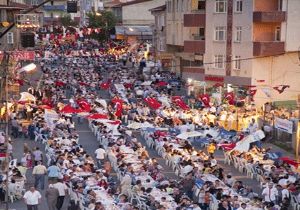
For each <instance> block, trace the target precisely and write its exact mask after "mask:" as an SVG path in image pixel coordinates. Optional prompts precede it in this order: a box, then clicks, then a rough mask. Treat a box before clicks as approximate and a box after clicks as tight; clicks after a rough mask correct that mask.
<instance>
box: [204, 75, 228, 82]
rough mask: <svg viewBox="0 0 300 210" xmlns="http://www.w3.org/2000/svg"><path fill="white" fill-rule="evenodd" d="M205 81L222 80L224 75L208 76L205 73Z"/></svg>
mask: <svg viewBox="0 0 300 210" xmlns="http://www.w3.org/2000/svg"><path fill="white" fill-rule="evenodd" d="M204 80H205V81H212V82H224V77H217V76H210V75H207V76H205V77H204Z"/></svg>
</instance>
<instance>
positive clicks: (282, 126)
mask: <svg viewBox="0 0 300 210" xmlns="http://www.w3.org/2000/svg"><path fill="white" fill-rule="evenodd" d="M275 128H277V129H279V130H282V131H285V132H287V133H290V134H293V122H292V121H289V120H286V119H281V118H279V117H276V118H275Z"/></svg>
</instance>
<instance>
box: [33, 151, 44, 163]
mask: <svg viewBox="0 0 300 210" xmlns="http://www.w3.org/2000/svg"><path fill="white" fill-rule="evenodd" d="M33 157H34V165H37V163H38V162H39V161H40V162H42V161H43V153H42V151H41V150H40V148H38V147H37V148H36V150H35V151H34V152H33Z"/></svg>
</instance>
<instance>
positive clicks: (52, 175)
mask: <svg viewBox="0 0 300 210" xmlns="http://www.w3.org/2000/svg"><path fill="white" fill-rule="evenodd" d="M47 171H48V178H49V179H53V180H55V179H58V178H59V174H60V168H59V167H58V166H57V165H55V163H52V165H51V166H49V167H48V170H47Z"/></svg>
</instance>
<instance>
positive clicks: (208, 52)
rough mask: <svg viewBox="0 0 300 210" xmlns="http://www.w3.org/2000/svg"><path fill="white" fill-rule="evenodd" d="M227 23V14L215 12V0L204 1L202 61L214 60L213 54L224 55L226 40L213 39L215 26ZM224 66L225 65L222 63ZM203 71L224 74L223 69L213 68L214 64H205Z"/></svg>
mask: <svg viewBox="0 0 300 210" xmlns="http://www.w3.org/2000/svg"><path fill="white" fill-rule="evenodd" d="M226 25H227V14H226V13H224V14H223V13H222V14H217V13H215V1H206V30H205V45H206V46H207V47H206V49H205V54H204V63H212V62H214V55H226V40H225V41H214V38H215V27H217V26H225V27H226ZM224 66H225V65H224ZM204 67H205V73H206V74H211V75H225V68H224V69H215V68H214V64H207V65H205V66H204Z"/></svg>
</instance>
